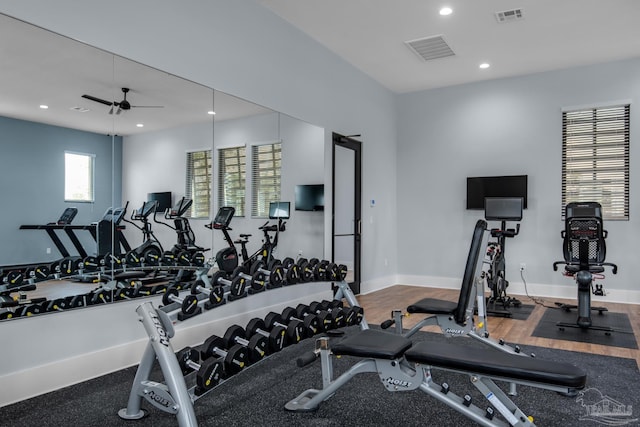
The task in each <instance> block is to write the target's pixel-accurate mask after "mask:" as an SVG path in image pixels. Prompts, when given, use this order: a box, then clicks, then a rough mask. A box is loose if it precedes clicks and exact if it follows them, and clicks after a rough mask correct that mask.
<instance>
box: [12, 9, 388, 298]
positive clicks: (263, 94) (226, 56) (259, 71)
mask: <svg viewBox="0 0 640 427" xmlns="http://www.w3.org/2000/svg"><path fill="white" fill-rule="evenodd" d="M0 11H2V12H3V13H6V14H8V15H11V16H15V17H17V18H21V19H23V20H26V21H27V22H31V23H34V24H36V25H40V26H43V27H44V28H47V29H50V30H53V31H56V32H59V33H61V34H63V35H66V36H70V37H72V38H76V39H79V40H82V41H84V42H86V43H88V44H91V45H94V46H97V47H100V48H103V49H105V50H108V51H111V52H114V53H116V54H119V55H122V56H125V57H128V58H130V59H133V60H136V61H139V62H141V63H143V64H147V65H150V66H153V67H156V68H158V69H160V70H163V71H167V72H170V73H173V74H176V75H178V76H181V77H184V78H187V79H190V80H193V81H195V82H198V83H200V84H203V85H205V86H209V87H212V88H215V89H218V90H221V91H223V92H226V93H230V94H233V95H235V96H238V97H241V98H244V99H247V100H249V101H252V102H255V103H257V104H260V105H264V106H267V107H269V108H271V109H273V110H276V111H280V112H283V113H285V114H288V115H291V116H293V117H297V118H299V119H301V120H304V121H307V122H309V123H313V124H315V125H317V126H320V127H322V128H324V129H325V131H326V133H325V158H330V157H327V156H326V153H327V152H328V153H330V151H326V150H329V149H330V140H331V132H332V131H335V132H339V133H341V134H343V135H353V134H361V135H362V140H363V164H364V170H363V200H369V199H376V200H377V206H376V207H375V208H369V207H368V204H367V205H365V206H363V218H365V219H366V220H365V221H363V230H362V232H363V237H362V247H363V248H365V250H364V251H363V260H362V268H363V281H364V283H363V291H367V290H370V289H374V288H377V287H382V286H386V285H388V283H389V281H393V280H394V277H395V273H396V271H397V267H396V264H395V256H394V255H393V254H395V253H396V230H395V227H394V226H393V225H392V224H395V222H396V208H395V206H396V196H395V192H396V160H395V159H396V126H395V98H394V95H393V94H392V93H391V92H390V91H388V90H386V89H385V88H383V87H381V86H380V85H379V84H378V83H377V82H375V81H374V80H372V79H371V78H370V77H368V76H366V75H365V74H363V73H362V72H360V71H359V70H357V69H356V68H354V67H353V66H351V65H349V64H347V63H346V62H345V61H343V60H342V59H341V58H339V57H338V56H337V55H335V54H333V53H331V52H329V51H328V50H327V49H326V48H324V47H323V46H321V45H319V44H318V43H317V42H315V41H314V40H312V39H311V38H309V37H308V36H306V35H304V34H303V33H301V32H300V31H299V30H297V29H295V28H293V27H292V26H291V25H289V24H288V23H286V22H285V21H284V20H283V19H281V18H279V17H278V16H276V15H275V14H273V13H272V12H270V11H268V10H266V9H264V8H263V7H261V6H260V5H258V4H256V3H255V2H254V1H251V0H245V1H233V2H231V1H226V0H207V1H202V0H188V1H184V2H180V3H176V2H174V1H170V0H160V1H157V0H139V1H136V2H130V1H126V0H114V1H110V2H104V3H100V2H81V3H78V2H77V1H74V0H59V1H56V2H55V5H54V4H53V3H51V2H48V1H45V0H34V1H30V2H29V3H28V4H27V3H20V2H13V1H9V0H1V1H0ZM150 13H151V14H152V18H151V17H150V15H149V14H150ZM115 22H117V23H118V31H115V32H114V31H113V23H115ZM167 28H170V29H171V31H167ZM328 163H329V162H327V164H326V165H325V184H327V183H330V177H331V172H330V169H329V166H330V165H328ZM325 199H326V200H331V194H328V193H325ZM330 208H331V207H330V206H326V209H330ZM330 225H331V223H330V222H329V218H328V216H327V215H325V229H327V230H328V229H330ZM326 238H327V237H326V236H325V239H326ZM329 242H330V241H329ZM328 247H330V244H327V242H326V241H325V250H326V248H328ZM385 257H388V258H389V262H388V264H387V265H385V263H384V259H385Z"/></svg>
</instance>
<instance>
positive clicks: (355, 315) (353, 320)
mask: <svg viewBox="0 0 640 427" xmlns="http://www.w3.org/2000/svg"><path fill="white" fill-rule="evenodd" d="M363 318H364V310H363V309H362V307H360V306H357V305H356V306H353V307H351V308H350V309H349V310H347V312H346V313H345V323H346V324H347V325H348V326H353V325H359V324H360V323H361V322H362V319H363Z"/></svg>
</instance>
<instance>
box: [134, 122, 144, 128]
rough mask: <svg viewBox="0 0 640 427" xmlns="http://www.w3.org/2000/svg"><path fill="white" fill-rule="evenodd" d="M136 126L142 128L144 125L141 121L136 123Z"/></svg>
mask: <svg viewBox="0 0 640 427" xmlns="http://www.w3.org/2000/svg"><path fill="white" fill-rule="evenodd" d="M136 126H137V127H139V128H143V127H144V125H143V124H142V123H138V124H137V125H136Z"/></svg>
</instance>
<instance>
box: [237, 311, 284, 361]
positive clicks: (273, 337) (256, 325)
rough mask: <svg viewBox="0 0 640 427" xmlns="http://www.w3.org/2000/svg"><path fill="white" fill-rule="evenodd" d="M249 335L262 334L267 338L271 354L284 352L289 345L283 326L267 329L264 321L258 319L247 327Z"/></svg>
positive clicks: (251, 321)
mask: <svg viewBox="0 0 640 427" xmlns="http://www.w3.org/2000/svg"><path fill="white" fill-rule="evenodd" d="M246 333H247V335H255V334H260V335H262V336H263V337H265V338H266V339H267V341H268V343H269V353H275V352H278V351H280V350H282V349H283V348H284V347H285V346H286V345H288V343H287V341H286V339H285V335H286V333H287V330H286V329H285V328H283V327H281V326H275V327H273V328H271V329H269V330H268V329H267V326H266V325H265V323H264V320H262V319H260V318H258V317H256V318H253V319H251V320H250V321H249V323H247V327H246Z"/></svg>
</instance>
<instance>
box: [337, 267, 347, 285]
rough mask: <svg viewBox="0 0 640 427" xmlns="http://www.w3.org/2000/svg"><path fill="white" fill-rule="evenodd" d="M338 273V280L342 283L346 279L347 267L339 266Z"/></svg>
mask: <svg viewBox="0 0 640 427" xmlns="http://www.w3.org/2000/svg"><path fill="white" fill-rule="evenodd" d="M338 271H339V274H338V279H339V280H340V281H341V282H342V281H344V279H346V278H347V271H348V269H347V266H346V265H344V264H340V265H339V266H338Z"/></svg>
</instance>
